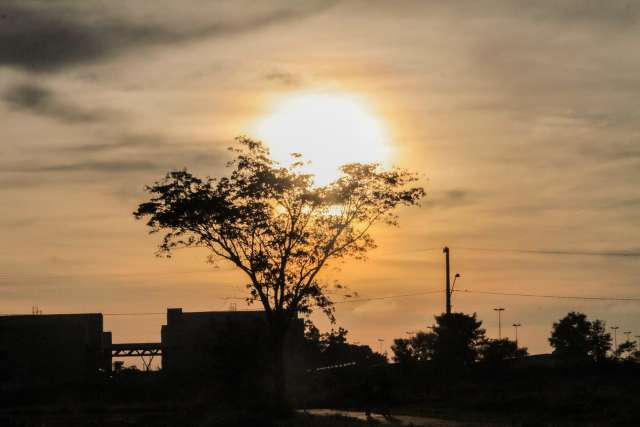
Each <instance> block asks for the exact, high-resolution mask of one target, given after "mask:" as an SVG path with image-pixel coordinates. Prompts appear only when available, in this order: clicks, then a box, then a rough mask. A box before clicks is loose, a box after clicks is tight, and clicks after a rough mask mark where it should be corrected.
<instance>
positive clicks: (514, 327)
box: [512, 323, 522, 347]
mask: <svg viewBox="0 0 640 427" xmlns="http://www.w3.org/2000/svg"><path fill="white" fill-rule="evenodd" d="M512 326H513V329H515V330H516V347H518V327H520V326H522V325H521V324H520V323H514V324H513V325H512Z"/></svg>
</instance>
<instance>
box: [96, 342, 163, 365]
mask: <svg viewBox="0 0 640 427" xmlns="http://www.w3.org/2000/svg"><path fill="white" fill-rule="evenodd" d="M106 350H107V351H109V352H110V353H111V358H114V357H139V358H141V359H142V364H143V365H144V369H145V370H146V371H148V370H149V367H150V366H151V362H153V358H154V357H156V356H162V343H159V342H142V343H126V344H111V345H110V346H108V347H107V348H106Z"/></svg>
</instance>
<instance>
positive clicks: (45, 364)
mask: <svg viewBox="0 0 640 427" xmlns="http://www.w3.org/2000/svg"><path fill="white" fill-rule="evenodd" d="M160 335H161V341H160V342H154V343H148V342H147V343H117V344H115V343H113V342H112V334H111V332H108V331H104V330H103V316H102V314H101V313H89V314H50V315H41V314H32V315H17V316H0V382H2V383H5V384H15V385H24V386H45V385H53V384H63V383H79V382H87V381H93V380H95V379H98V378H103V379H104V378H106V377H108V376H109V375H110V373H111V371H112V359H113V358H121V357H135V358H142V361H143V364H144V367H145V368H149V366H150V359H152V358H153V357H155V356H158V357H161V358H162V373H163V374H165V375H167V376H171V377H174V378H176V377H178V378H180V377H185V378H186V377H191V378H198V377H200V376H202V375H204V374H208V373H212V372H213V371H215V370H220V369H225V367H230V366H231V365H233V364H234V362H240V365H238V366H241V365H242V361H243V360H249V359H248V358H252V359H251V360H264V362H265V363H266V362H267V359H266V357H267V356H266V352H267V348H266V345H265V343H266V342H267V340H268V329H267V322H266V316H265V312H264V311H206V312H183V311H182V309H181V308H169V309H167V321H166V324H165V325H162V327H161V334H160ZM303 339H304V323H303V321H302V319H295V320H294V322H293V324H292V326H291V327H290V330H289V335H288V339H287V345H288V346H289V348H293V347H296V346H297V345H299V344H301V343H302V341H303ZM214 376H215V375H214Z"/></svg>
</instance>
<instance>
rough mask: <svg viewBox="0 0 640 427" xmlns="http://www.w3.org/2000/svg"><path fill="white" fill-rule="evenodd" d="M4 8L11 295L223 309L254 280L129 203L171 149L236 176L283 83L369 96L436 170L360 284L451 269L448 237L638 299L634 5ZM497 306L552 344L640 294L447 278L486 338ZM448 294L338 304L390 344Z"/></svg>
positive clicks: (386, 288)
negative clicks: (583, 316)
mask: <svg viewBox="0 0 640 427" xmlns="http://www.w3.org/2000/svg"><path fill="white" fill-rule="evenodd" d="M2 9H3V10H2V13H3V14H4V15H6V19H5V20H3V25H2V27H0V76H1V78H0V96H1V99H0V110H1V112H0V129H2V145H1V146H0V147H1V148H0V153H1V154H2V155H1V156H0V184H1V185H0V198H1V200H2V210H1V211H0V212H1V213H0V233H1V234H2V236H3V237H2V242H3V244H2V245H1V247H0V312H4V313H25V312H30V311H31V306H32V305H34V304H35V305H38V306H39V307H40V308H41V309H42V310H43V311H44V312H45V313H58V312H94V311H98V312H104V313H120V312H164V311H166V308H167V307H183V308H184V309H185V310H210V309H224V308H226V307H228V306H229V302H230V300H225V299H223V298H224V297H229V296H233V297H236V296H241V295H243V287H242V283H244V278H242V276H240V275H239V274H238V273H236V272H234V271H233V270H231V269H229V268H227V267H226V266H224V265H221V266H220V268H218V269H215V270H214V269H211V268H210V267H209V266H208V265H207V264H205V263H204V261H205V254H203V253H201V252H198V251H180V252H179V253H176V256H175V257H174V258H172V259H171V260H166V259H158V258H155V257H154V250H155V246H156V244H157V237H155V236H148V235H147V234H146V229H145V227H144V225H143V224H142V223H139V222H136V221H135V220H134V219H133V217H132V215H131V212H132V211H133V210H134V209H135V207H136V205H137V203H140V202H141V201H143V200H144V194H143V191H142V189H143V187H144V185H145V184H149V183H151V182H153V181H154V180H155V179H158V178H160V177H161V176H162V175H163V174H164V172H166V171H167V170H169V169H172V168H182V167H188V168H189V169H191V170H193V171H195V172H196V173H199V174H210V175H217V174H220V173H222V172H223V171H224V168H223V165H224V163H225V161H226V160H227V153H226V151H225V148H226V147H227V146H228V145H229V144H230V142H231V141H232V138H233V137H234V136H236V135H238V134H243V133H249V132H251V129H250V128H251V126H252V124H253V123H255V122H256V121H257V120H259V119H260V118H262V117H264V116H265V115H268V114H269V113H270V112H271V111H272V109H273V104H272V102H273V100H274V99H282V98H286V97H287V96H289V95H290V94H294V93H299V92H300V91H305V90H315V91H319V92H320V93H334V94H335V93H338V94H340V93H346V94H352V95H355V96H359V97H361V98H362V99H365V100H366V103H367V105H368V106H369V107H370V108H371V110H372V111H373V112H374V114H375V116H376V118H377V120H379V121H380V122H381V123H383V124H384V126H385V128H386V129H388V131H389V143H390V145H391V147H392V150H393V153H394V155H393V162H394V163H395V164H397V165H399V166H403V167H408V168H410V169H412V170H414V171H417V172H420V173H422V174H424V176H425V177H426V178H425V180H424V185H425V187H426V189H427V192H428V196H427V199H426V200H425V203H424V204H423V206H422V207H421V208H416V209H409V210H406V211H403V212H401V227H400V228H399V229H392V230H389V229H384V228H381V229H379V230H378V232H377V236H378V243H379V248H378V249H377V250H375V251H374V252H372V253H371V256H370V259H369V261H367V262H366V263H364V264H363V263H359V262H349V263H346V264H344V265H342V266H341V267H340V269H339V270H336V269H331V270H329V271H327V273H326V274H325V280H328V281H334V280H338V281H340V282H341V283H344V284H346V285H348V286H349V287H350V288H351V289H353V290H356V291H358V292H359V293H360V295H361V298H375V297H380V296H386V295H397V294H412V293H418V292H422V291H430V290H434V289H440V288H442V286H443V266H442V262H443V258H442V253H441V248H442V246H443V245H445V244H446V245H449V246H450V247H451V248H452V260H453V270H454V272H460V273H462V274H463V278H462V279H461V280H460V281H459V284H458V285H457V286H459V287H460V289H464V288H467V289H469V290H484V291H498V292H521V293H530V294H558V295H585V296H621V297H625V296H631V297H635V296H638V297H640V291H639V290H638V289H637V286H638V283H637V277H638V271H639V268H638V265H639V263H638V258H639V257H640V243H639V242H640V227H638V224H639V223H640V198H639V196H638V188H639V184H640V172H639V171H640V167H639V166H640V151H638V147H639V145H638V144H639V142H638V136H639V133H640V132H639V130H640V128H639V126H638V120H637V118H638V115H639V114H640V109H639V108H640V107H638V99H640V98H639V95H640V80H638V73H637V70H638V69H639V67H640V53H638V49H637V48H636V47H637V46H636V45H637V40H638V36H639V35H640V34H638V26H637V22H638V18H639V17H640V7H638V6H637V5H636V4H629V5H627V4H626V3H624V2H619V3H615V4H612V5H606V4H605V3H604V2H597V1H593V2H590V1H564V2H544V1H541V2H527V4H526V5H525V4H524V3H520V2H507V1H498V0H496V1H480V2H475V1H473V2H471V1H469V2H466V1H462V2H418V1H415V2H403V5H402V7H400V6H398V4H396V3H394V2H383V1H373V2H370V1H352V2H340V1H335V2H324V1H322V2H320V1H318V2H304V3H303V4H298V3H295V4H294V3H289V2H259V3H255V2H251V3H244V2H242V1H223V2H216V3H215V4H210V3H209V2H201V1H197V0H193V1H191V2H187V3H184V2H180V6H178V2H169V1H166V2H153V4H149V3H148V2H124V1H123V2H121V3H117V2H116V3H110V6H105V4H104V3H101V2H83V3H82V4H79V3H77V2H71V1H69V2H56V3H55V4H52V3H48V2H35V1H34V2H29V1H19V2H18V1H9V2H5V3H3V6H2ZM52 35H56V37H52ZM56 43H62V45H60V46H57V45H56ZM16 46H17V47H16ZM9 47H11V48H9ZM18 47H19V49H18ZM324 123H325V122H323V121H322V119H321V118H320V119H319V123H318V129H321V128H322V126H323V125H324ZM296 151H300V152H302V153H304V152H305V145H304V141H301V143H300V147H299V148H297V150H296ZM312 160H318V159H312ZM463 248H489V249H520V250H530V249H534V250H546V251H551V252H554V251H556V252H561V253H555V254H551V253H547V254H535V253H518V252H493V251H475V250H469V249H463ZM581 252H595V253H598V254H599V255H597V256H589V255H584V254H583V255H580V254H579V253H581ZM621 254H624V255H626V256H620V255H621ZM496 306H503V307H506V309H507V310H506V311H505V312H504V313H503V314H504V317H503V319H504V325H511V324H512V323H513V322H516V321H517V322H519V323H522V324H523V326H522V328H521V330H520V341H521V343H522V344H524V345H526V346H528V347H529V348H530V350H531V351H533V352H545V351H548V345H547V342H546V337H547V336H548V333H549V330H550V327H551V324H552V322H553V321H554V320H557V319H558V318H559V317H561V316H562V315H563V314H565V313H566V312H567V311H569V310H581V311H585V312H586V313H587V314H588V315H590V316H593V317H598V318H601V319H603V320H605V321H607V322H608V324H609V325H614V324H615V325H619V326H620V328H621V330H631V331H634V330H635V332H634V334H640V321H639V320H638V314H639V313H640V305H639V304H638V303H635V302H610V301H609V302H607V301H573V300H550V299H535V298H516V297H502V296H496V295H479V294H473V295H472V294H458V295H455V298H454V309H456V310H461V311H465V312H474V311H475V312H477V313H478V315H479V317H480V318H481V319H482V320H483V321H484V325H485V327H486V328H487V331H488V334H489V335H490V336H496V334H497V319H496V316H495V313H494V312H493V310H492V308H493V307H496ZM442 307H443V296H442V295H441V294H433V295H425V296H420V297H405V298H396V299H386V300H373V301H362V302H357V303H350V304H340V305H338V306H337V307H336V308H337V317H338V324H339V325H341V326H344V327H346V328H347V329H349V330H350V335H351V337H352V339H353V340H355V341H359V342H363V343H368V344H371V345H372V346H373V347H374V348H376V349H377V348H378V342H377V339H378V338H382V339H385V345H388V344H390V342H391V341H392V339H393V338H394V337H402V336H406V332H407V331H415V330H417V329H421V328H422V329H424V328H425V327H426V326H427V325H429V324H431V322H432V319H433V315H435V314H438V313H439V312H440V311H441V310H442ZM314 319H316V320H317V321H318V323H319V324H320V325H321V326H322V327H326V326H327V325H326V324H325V322H324V320H322V319H321V318H320V317H318V318H315V317H314ZM163 321H164V317H163V316H138V317H124V316H123V317H116V316H111V317H107V318H106V326H107V328H109V329H111V330H112V331H113V334H114V340H115V341H119V342H123V341H128V340H135V341H146V340H158V339H159V333H160V325H161V324H162V322H163ZM503 333H504V334H512V328H511V327H506V326H505V328H504V330H503Z"/></svg>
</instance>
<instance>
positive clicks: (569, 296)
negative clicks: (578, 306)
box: [454, 289, 640, 302]
mask: <svg viewBox="0 0 640 427" xmlns="http://www.w3.org/2000/svg"><path fill="white" fill-rule="evenodd" d="M454 292H463V293H468V294H486V295H500V296H512V297H530V298H555V299H578V300H595V301H629V302H640V298H635V297H620V298H611V297H583V296H576V295H543V294H525V293H517V292H494V291H474V290H469V289H460V290H458V289H456V290H455V291H454Z"/></svg>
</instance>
